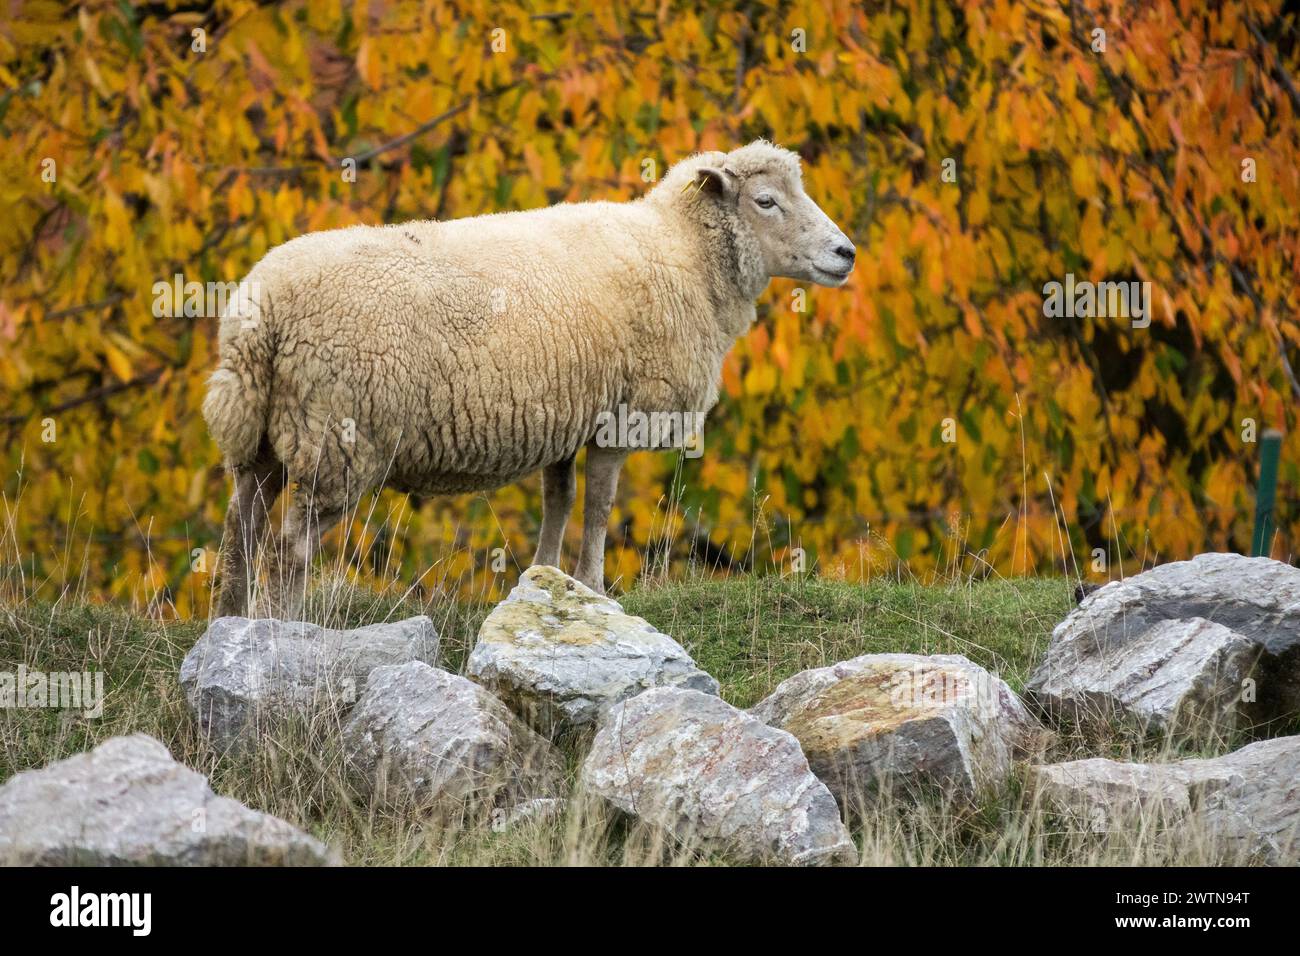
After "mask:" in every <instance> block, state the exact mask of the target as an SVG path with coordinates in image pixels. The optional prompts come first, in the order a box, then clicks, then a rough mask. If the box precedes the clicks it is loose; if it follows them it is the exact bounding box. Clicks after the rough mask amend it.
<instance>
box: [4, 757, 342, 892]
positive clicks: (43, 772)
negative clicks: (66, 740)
mask: <svg viewBox="0 0 1300 956" xmlns="http://www.w3.org/2000/svg"><path fill="white" fill-rule="evenodd" d="M335 862H337V859H336V858H335V856H334V855H333V854H332V853H331V852H330V851H329V849H328V848H327V847H326V846H325V845H324V844H323V843H321V842H320V841H319V840H317V839H315V838H313V837H311V836H309V835H308V834H306V833H304V832H303V831H302V830H299V829H298V828H297V827H295V826H292V825H290V824H289V823H286V822H285V821H284V820H281V819H280V818H278V817H273V816H270V815H269V814H265V813H259V812H258V811H256V810H250V809H249V808H248V807H246V806H244V805H243V804H242V803H240V802H239V801H237V800H231V799H228V798H226V797H219V796H217V795H216V794H215V793H213V792H212V788H211V787H210V786H208V781H207V778H206V777H204V776H203V775H202V774H200V773H197V772H196V771H194V770H191V769H190V768H188V767H186V766H184V765H183V764H180V763H178V762H177V761H176V760H174V759H172V755H171V754H170V753H169V752H168V750H167V748H166V747H164V746H163V745H162V744H161V743H160V742H159V741H157V740H155V739H154V738H152V737H149V736H146V735H145V734H133V735H131V736H129V737H114V738H112V739H111V740H107V741H105V742H104V743H102V744H100V745H99V746H98V747H96V748H95V749H94V750H91V751H89V752H87V753H83V754H77V755H76V756H74V757H69V758H67V759H66V760H60V761H57V762H56V763H52V764H50V765H49V766H47V767H45V768H43V769H40V770H28V771H25V772H23V773H20V774H17V775H15V776H14V777H12V778H11V779H10V780H9V781H8V782H7V783H5V785H4V786H3V787H0V864H3V865H7V866H126V865H141V866H321V865H327V864H331V863H335Z"/></svg>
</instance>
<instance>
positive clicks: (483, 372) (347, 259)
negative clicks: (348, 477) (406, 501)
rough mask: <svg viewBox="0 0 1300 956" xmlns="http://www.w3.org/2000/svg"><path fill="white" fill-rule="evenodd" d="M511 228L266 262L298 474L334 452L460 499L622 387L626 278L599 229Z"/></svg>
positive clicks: (497, 478)
mask: <svg viewBox="0 0 1300 956" xmlns="http://www.w3.org/2000/svg"><path fill="white" fill-rule="evenodd" d="M505 219H506V217H496V216H489V217H482V218H480V219H476V220H461V221H458V222H455V223H442V224H438V223H415V224H408V225H405V226H391V227H383V228H371V229H367V228H361V229H349V230H339V231H336V232H330V233H319V234H313V235H309V236H306V237H303V239H301V240H295V241H294V242H292V243H287V244H286V245H285V246H282V247H280V250H282V251H280V254H279V255H278V256H274V253H273V254H272V255H271V256H268V257H267V259H266V260H264V264H265V268H263V269H262V273H261V275H259V276H258V278H261V279H264V280H266V281H267V282H268V283H269V285H270V286H271V292H272V294H271V297H270V298H271V301H272V321H273V322H274V323H275V334H276V338H277V348H276V358H275V385H274V392H275V395H274V396H273V403H272V404H273V408H272V413H271V416H270V424H269V428H268V434H269V436H270V438H271V441H272V444H273V446H274V447H275V448H276V450H277V452H278V453H279V455H280V457H281V459H282V460H284V461H285V462H286V464H288V465H289V467H290V470H291V472H295V473H297V474H300V475H302V474H312V473H314V472H317V471H319V470H320V465H319V462H320V461H321V459H322V458H323V457H324V458H327V459H328V458H332V457H338V458H343V459H345V460H346V461H347V462H348V463H349V464H351V465H352V466H353V467H354V469H357V470H361V471H363V472H372V473H373V474H370V475H368V476H366V477H365V478H364V480H367V481H371V482H377V481H379V480H385V479H386V480H387V481H388V483H390V484H393V485H396V486H398V487H403V488H406V489H407V490H420V491H426V492H430V493H439V492H443V493H445V492H455V491H463V490H471V489H479V488H488V487H494V486H496V485H499V484H504V483H508V482H511V481H514V480H515V479H517V478H518V477H520V476H522V475H525V474H528V473H530V472H532V471H535V470H537V469H538V468H539V467H541V466H543V465H545V464H549V463H551V462H553V461H557V460H560V459H562V458H564V457H566V456H567V455H569V454H572V453H574V452H576V450H577V449H578V448H580V447H581V446H582V444H583V443H585V442H586V441H587V440H588V439H589V438H590V437H591V435H592V434H593V433H594V430H595V426H596V421H597V416H598V415H599V413H600V412H601V411H603V410H606V409H611V408H614V407H615V406H616V405H617V403H618V401H619V400H620V393H621V392H622V391H623V390H624V389H625V384H626V380H627V368H626V356H627V354H628V346H629V343H627V342H626V341H625V338H626V335H627V331H628V329H629V328H630V327H631V321H630V316H629V312H630V311H636V310H637V309H638V308H639V307H641V306H639V305H638V302H637V298H638V295H637V293H636V291H635V287H636V286H637V280H636V279H635V278H634V277H633V276H632V275H631V273H630V271H629V270H628V269H627V268H626V262H624V261H623V258H624V257H622V256H620V254H619V253H618V252H617V251H616V250H615V249H614V248H613V247H612V245H611V242H610V236H609V235H608V234H604V235H602V231H601V230H600V229H594V230H593V229H586V230H583V229H582V228H581V227H580V226H576V221H575V222H574V224H572V225H570V224H565V223H563V222H561V223H560V224H559V228H554V224H551V225H552V228H550V229H542V228H539V229H537V230H533V231H532V236H531V237H529V236H528V231H529V230H527V229H525V228H521V227H526V226H527V225H528V223H527V221H526V220H525V221H524V222H523V223H520V222H518V221H516V222H514V223H508V222H504V221H503V220H505ZM471 224H474V227H473V228H469V227H470V225H471ZM506 227H509V228H506ZM575 227H576V229H575ZM579 241H581V242H582V243H583V246H582V247H577V246H575V243H577V242H579ZM602 255H603V256H604V259H603V260H601V258H600V257H601V256H602ZM273 256H274V258H273ZM593 256H594V257H595V261H593ZM601 261H603V262H604V263H605V267H604V269H603V274H602V267H601ZM620 263H621V266H620ZM250 278H252V277H251V276H250Z"/></svg>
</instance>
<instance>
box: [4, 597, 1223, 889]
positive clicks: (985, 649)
mask: <svg viewBox="0 0 1300 956" xmlns="http://www.w3.org/2000/svg"><path fill="white" fill-rule="evenodd" d="M622 602H623V604H624V606H625V607H626V608H627V610H629V611H630V612H632V613H635V614H639V615H641V616H643V617H645V618H646V619H648V620H649V621H650V622H651V623H653V624H654V625H655V626H656V627H658V628H659V629H661V630H663V631H665V632H667V633H669V634H671V635H673V637H675V638H676V639H677V640H678V641H679V642H681V643H682V644H683V645H684V646H685V647H686V648H687V650H688V651H689V652H690V653H691V654H692V655H693V656H694V657H695V659H696V661H697V662H698V663H699V664H700V666H701V667H703V668H704V669H705V670H707V671H709V672H710V673H711V674H713V675H714V676H715V677H716V678H717V679H718V681H719V682H720V684H721V688H722V694H723V696H724V697H725V698H726V699H727V700H728V701H730V702H731V703H733V704H735V705H737V706H740V707H747V706H750V705H752V704H754V703H755V702H757V701H758V700H760V699H761V698H762V697H763V696H765V695H766V694H767V693H769V692H770V691H771V690H772V689H773V688H774V687H775V686H776V685H777V684H778V683H779V682H780V681H782V680H783V679H785V678H787V677H789V676H791V675H792V674H794V673H797V672H798V671H800V670H803V669H805V668H809V667H818V666H823V665H826V664H830V663H834V662H836V661H840V660H845V659H847V658H851V657H855V656H858V655H861V654H868V653H878V652H886V651H894V652H914V653H919V654H935V653H945V654H964V655H965V656H967V657H969V658H970V659H972V660H973V661H975V662H976V663H978V664H981V665H983V666H984V667H986V668H988V669H990V670H993V671H996V672H997V673H999V674H1000V675H1001V676H1002V677H1003V678H1004V679H1006V680H1007V681H1008V683H1010V684H1011V686H1012V687H1013V688H1015V689H1016V690H1020V689H1021V688H1022V687H1023V684H1024V680H1025V678H1026V677H1027V676H1028V674H1029V672H1030V671H1031V670H1032V668H1033V666H1034V664H1035V663H1036V662H1037V660H1038V659H1039V657H1040V656H1041V652H1042V650H1043V648H1044V647H1045V646H1046V643H1047V640H1048V637H1049V636H1050V633H1051V630H1052V628H1053V627H1054V626H1055V624H1056V623H1057V622H1059V621H1060V620H1061V618H1062V617H1064V616H1065V614H1066V613H1068V611H1069V609H1070V607H1071V606H1072V605H1073V599H1072V596H1071V585H1070V584H1069V583H1068V582H1067V581H1066V580H1065V579H1042V578H1036V579H1012V580H1004V579H996V578H995V579H990V580H987V581H981V582H972V581H961V582H954V583H950V584H942V583H941V584H937V585H923V584H920V583H908V582H901V583H900V582H897V581H889V582H882V583H873V584H869V585H865V586H863V585H856V584H846V583H839V582H832V581H824V580H819V579H816V578H811V577H809V578H780V577H772V576H768V577H763V576H751V577H742V578H735V579H726V580H721V579H720V580H710V579H699V580H692V581H687V582H680V583H670V584H665V585H661V586H655V587H648V588H643V589H637V590H633V591H632V592H631V593H629V594H627V595H624V596H623V597H622ZM308 607H309V613H308V615H307V616H308V617H309V618H310V619H314V620H324V621H326V622H327V623H328V624H329V625H330V626H334V627H342V626H347V627H351V626H359V625H362V624H369V623H373V622H375V621H381V620H392V619H398V618H401V617H405V616H409V615H411V614H418V613H427V614H429V615H430V616H431V617H432V618H433V619H434V622H435V624H436V625H437V626H438V629H439V632H440V634H441V635H442V657H443V659H442V662H441V663H442V665H443V666H444V667H446V668H448V669H449V670H453V671H458V672H459V671H462V670H463V667H464V662H465V658H466V656H467V654H468V650H469V648H471V647H472V646H473V643H474V639H475V636H476V634H477V630H478V627H479V624H480V623H481V621H482V619H483V617H484V615H485V614H486V613H487V611H488V610H489V606H488V605H485V604H475V603H469V604H464V603H456V602H452V601H447V600H445V599H441V598H438V597H436V596H435V597H434V598H433V599H431V600H430V601H429V602H428V603H427V604H424V603H420V602H417V601H413V600H410V599H406V600H400V599H396V598H392V597H386V596H383V595H378V594H373V593H370V592H365V591H360V590H357V589H355V588H351V587H349V586H346V585H338V584H335V585H333V586H332V587H331V588H330V589H328V591H326V590H320V591H317V592H315V594H314V595H313V596H312V603H309V605H308ZM313 609H314V611H313ZM203 627H204V624H203V622H198V621H166V620H162V619H160V618H158V617H148V616H141V615H138V614H135V613H132V612H129V611H126V610H123V609H120V608H115V607H111V606H107V605H91V604H77V605H69V604H56V605H49V604H41V603H36V602H28V603H25V604H22V605H20V606H7V607H6V606H0V660H3V661H6V662H13V665H14V666H16V665H17V664H18V663H20V662H21V663H23V664H25V665H26V666H27V667H28V668H29V669H34V670H41V671H47V672H50V671H85V670H102V671H103V672H104V673H105V675H106V691H107V700H106V703H105V708H104V714H103V716H102V717H100V718H98V719H85V718H83V717H81V716H79V715H69V714H67V713H60V712H57V711H53V710H8V711H0V781H3V780H5V779H7V778H8V777H9V776H10V775H12V774H14V773H16V772H18V771H21V770H25V769H28V768H33V767H41V766H44V765H45V764H47V763H49V762H51V761H53V760H57V759H60V758H63V757H66V756H69V755H71V754H74V753H77V752H80V751H83V750H86V749H88V748H90V747H93V746H95V745H96V744H97V743H99V742H101V741H103V740H105V739H107V738H109V737H112V736H115V735H118V734H126V733H133V732H144V733H148V734H151V735H153V736H155V737H157V738H159V739H160V740H162V741H163V743H164V744H166V745H167V746H168V747H169V748H170V750H171V751H172V753H173V755H175V756H176V757H177V759H179V760H181V761H183V762H184V763H186V764H188V765H189V766H192V767H194V768H195V769H197V770H199V771H200V772H202V773H205V774H208V775H209V776H210V777H211V779H212V784H213V787H214V789H215V790H216V791H217V792H218V793H222V794H225V795H227V796H231V797H234V798H236V799H238V800H241V801H243V802H245V803H247V804H249V805H250V806H253V807H256V808H258V809H261V810H265V811H267V812H270V813H274V814H276V815H278V816H281V817H284V818H285V819H288V820H290V821H291V822H293V823H295V824H297V825H299V826H302V827H304V828H306V829H308V830H311V831H312V832H314V833H315V834H316V835H318V836H320V837H321V838H323V839H325V840H327V841H329V842H330V843H332V844H333V845H335V846H336V847H338V848H339V850H340V851H341V853H342V854H343V857H344V859H345V860H346V861H347V862H349V863H354V864H416V865H419V864H424V865H428V864H458V863H474V864H493V865H512V864H565V863H584V864H620V863H638V864H639V863H647V862H654V863H663V862H670V863H691V864H695V863H711V862H717V861H712V860H706V859H700V858H699V857H697V856H695V855H693V854H691V853H690V852H688V851H685V850H683V849H682V848H678V847H674V846H672V845H670V844H669V843H668V842H667V841H665V839H664V838H663V836H662V834H655V833H651V832H648V831H646V830H643V829H639V828H637V827H636V826H629V825H627V824H626V822H625V821H616V820H610V819H608V818H606V817H605V816H604V814H603V813H602V812H600V810H599V808H592V807H589V806H581V805H580V802H579V801H574V802H573V804H572V807H571V810H570V811H569V812H568V813H567V814H566V816H565V818H564V819H563V820H560V821H557V822H553V823H549V824H538V825H528V826H524V827H520V828H517V829H513V830H509V831H507V832H504V833H497V832H494V831H493V830H492V829H491V828H490V827H487V826H482V825H474V826H462V825H457V824H456V822H455V821H451V822H450V823H449V822H448V821H447V820H435V819H432V818H408V817H403V816H401V815H397V814H394V813H392V812H391V811H385V810H382V809H380V808H377V807H374V806H368V805H366V804H365V803H364V802H361V801H358V800H357V799H356V798H355V796H354V795H353V794H351V793H350V792H349V790H348V787H347V786H346V784H345V777H344V773H343V761H342V754H341V753H340V752H339V749H338V747H337V744H336V733H335V731H336V729H337V728H330V727H324V728H322V727H320V726H315V727H300V728H293V727H286V728H285V729H284V732H283V734H281V735H279V736H277V738H276V739H275V740H274V741H272V742H271V744H270V745H268V746H265V747H263V748H261V749H260V750H258V751H257V752H256V753H254V754H251V755H248V756H245V757H241V758H231V757H222V758H216V757H214V756H213V755H212V754H211V753H210V752H209V751H208V750H207V749H206V748H205V747H204V745H203V743H202V741H201V740H200V738H199V735H198V733H197V729H196V727H195V725H194V723H193V721H192V719H191V717H190V714H189V712H188V710H187V709H186V707H185V704H184V701H183V699H182V697H181V694H180V689H179V686H178V684H177V674H178V671H179V668H180V663H181V659H182V658H183V657H184V655H185V653H186V651H187V650H188V649H189V648H190V647H191V646H192V645H193V644H194V642H195V641H196V640H197V639H198V637H199V635H200V634H201V633H202V630H203ZM1145 746H1146V744H1144V742H1143V741H1140V740H1139V741H1135V740H1132V739H1129V738H1128V737H1125V736H1124V735H1122V734H1120V733H1118V732H1117V734H1116V736H1115V737H1114V738H1113V739H1108V740H1106V741H1100V742H1099V741H1095V740H1094V741H1081V740H1077V739H1075V738H1072V737H1070V736H1069V735H1061V736H1060V737H1059V738H1058V739H1057V740H1056V742H1055V743H1054V744H1053V750H1052V751H1051V752H1050V753H1049V754H1048V755H1047V756H1048V759H1052V760H1056V759H1070V758H1072V757H1078V756H1084V755H1093V754H1097V753H1099V752H1105V753H1108V754H1114V755H1118V756H1126V757H1139V758H1141V757H1146V758H1150V757H1151V756H1152V754H1151V753H1150V752H1149V751H1146V750H1144V747H1145ZM571 763H572V766H571V772H576V764H577V760H576V759H574V760H573V761H572V762H571ZM856 835H857V838H858V839H859V841H860V845H861V846H862V847H863V859H864V861H865V862H869V863H881V864H1016V865H1022V864H1070V863H1079V864H1084V863H1119V864H1127V863H1144V864H1168V863H1198V864H1204V863H1215V862H1223V857H1222V855H1221V853H1220V852H1219V850H1218V849H1217V848H1216V847H1215V846H1214V845H1213V841H1212V840H1210V839H1208V838H1207V839H1205V840H1202V841H1197V840H1188V839H1186V838H1185V837H1180V838H1178V839H1173V838H1171V837H1170V836H1169V835H1168V834H1165V833H1163V832H1162V831H1160V830H1159V828H1157V827H1149V828H1144V829H1142V830H1139V831H1137V832H1134V833H1122V834H1109V835H1096V834H1082V833H1077V832H1072V831H1070V830H1069V829H1068V828H1066V827H1063V826H1062V825H1060V824H1059V823H1058V822H1057V821H1054V820H1053V819H1052V818H1051V817H1050V816H1049V815H1047V814H1045V813H1044V812H1042V811H1041V810H1040V809H1039V808H1038V807H1036V806H1035V805H1033V803H1032V801H1030V800H1029V798H1028V797H1027V796H1026V794H1024V793H1023V792H1022V790H1021V788H1020V786H1019V785H1018V783H1017V781H1013V782H1012V786H1010V787H1009V788H1008V789H1007V791H1006V792H1005V793H1003V794H1001V795H999V796H997V797H995V798H989V799H988V800H986V801H985V802H983V803H982V804H981V805H979V806H977V807H975V808H973V809H970V808H964V809H963V808H957V807H954V806H948V805H943V804H941V803H933V804H922V805H919V806H907V807H903V806H889V807H885V806H881V807H879V808H878V809H877V811H876V812H875V813H874V814H873V815H872V816H870V817H869V818H867V819H864V820H861V821H859V822H858V825H857V828H856Z"/></svg>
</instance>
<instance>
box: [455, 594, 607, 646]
mask: <svg viewBox="0 0 1300 956" xmlns="http://www.w3.org/2000/svg"><path fill="white" fill-rule="evenodd" d="M529 634H533V635H536V636H537V637H538V638H540V639H542V640H545V641H554V642H556V643H560V644H583V645H589V644H603V643H605V642H607V641H609V640H610V637H611V635H610V632H609V628H607V627H604V626H602V625H600V624H598V623H596V622H594V621H592V620H591V619H590V618H589V617H587V616H584V615H578V614H574V613H572V612H568V613H566V612H565V611H564V610H561V609H557V608H552V607H547V606H545V605H537V604H530V603H527V602H522V601H519V602H510V603H506V604H501V605H498V607H497V608H496V610H494V611H493V612H492V613H491V615H489V617H488V619H487V620H486V621H484V622H483V628H482V630H481V631H480V632H479V640H481V641H487V642H489V643H492V644H515V643H518V641H519V640H520V638H523V637H526V636H527V635H529Z"/></svg>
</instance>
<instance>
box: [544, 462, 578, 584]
mask: <svg viewBox="0 0 1300 956" xmlns="http://www.w3.org/2000/svg"><path fill="white" fill-rule="evenodd" d="M576 457H577V456H575V455H570V456H569V457H568V458H566V459H564V461H557V462H556V463H555V464H553V465H547V466H546V467H545V468H543V469H542V530H541V531H540V532H539V533H538V535H537V554H535V555H534V556H533V564H549V565H551V566H553V567H557V568H558V567H559V566H560V550H561V549H562V548H563V546H564V526H565V525H566V524H568V521H569V512H570V511H572V510H573V503H574V501H576V500H577V497H578V472H577V468H576V467H575V464H574V463H575V461H576Z"/></svg>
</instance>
